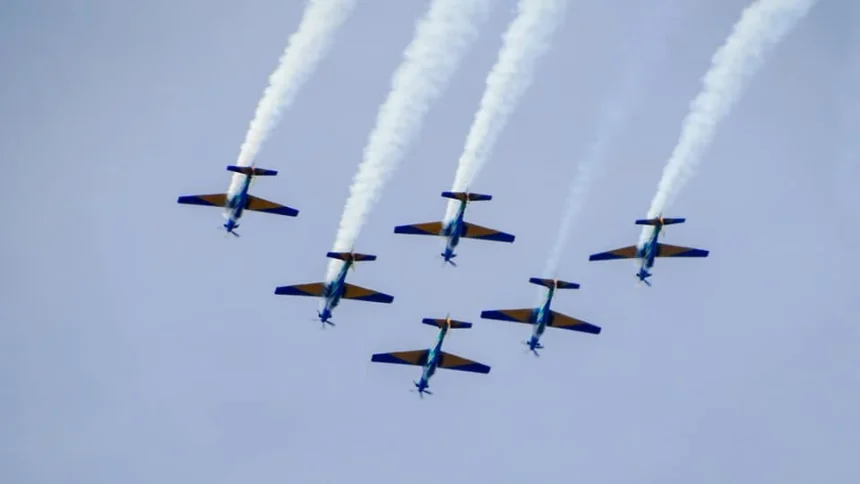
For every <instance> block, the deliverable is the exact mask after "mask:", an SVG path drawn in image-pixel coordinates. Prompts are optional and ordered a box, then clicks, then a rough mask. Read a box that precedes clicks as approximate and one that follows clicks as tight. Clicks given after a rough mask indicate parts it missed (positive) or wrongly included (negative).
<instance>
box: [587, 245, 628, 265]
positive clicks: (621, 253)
mask: <svg viewBox="0 0 860 484" xmlns="http://www.w3.org/2000/svg"><path fill="white" fill-rule="evenodd" d="M635 258H636V246H635V245H630V246H627V247H622V248H620V249H615V250H609V251H606V252H600V253H598V254H592V255H590V256H588V260H591V261H594V260H615V259H635Z"/></svg>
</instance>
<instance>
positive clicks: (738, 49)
mask: <svg viewBox="0 0 860 484" xmlns="http://www.w3.org/2000/svg"><path fill="white" fill-rule="evenodd" d="M815 2H816V0H757V1H756V2H755V3H753V4H752V5H750V6H749V7H747V8H746V9H745V10H744V11H743V13H742V14H741V18H740V20H739V21H738V22H737V23H736V24H735V26H734V28H733V31H732V33H731V35H729V37H728V39H726V42H725V43H724V44H723V45H722V46H721V47H720V48H719V49H718V50H717V52H716V53H715V54H714V56H713V58H712V59H711V68H710V70H709V71H708V72H707V73H706V74H705V77H704V78H703V79H702V84H703V87H702V90H701V91H700V92H699V94H698V95H697V96H696V98H695V99H693V102H692V103H690V111H689V113H688V114H687V117H686V118H685V119H684V122H683V124H682V127H681V136H680V139H679V140H678V144H677V145H676V146H675V149H674V150H673V151H672V155H671V157H670V158H669V161H668V163H666V167H665V168H664V170H663V177H662V179H661V180H660V183H659V185H658V187H657V193H656V195H655V196H654V200H653V201H652V202H651V208H650V209H649V210H648V215H647V216H648V217H649V218H651V217H656V216H658V215H659V214H660V213H662V212H663V210H664V209H665V208H666V207H667V206H668V205H669V203H670V202H671V201H672V199H673V198H674V197H675V196H676V195H677V193H678V191H679V190H680V189H681V187H682V186H683V185H684V183H686V181H687V180H688V179H689V178H690V176H691V175H692V171H693V169H694V168H695V166H696V164H697V163H698V162H699V159H700V158H701V156H702V154H703V153H704V151H705V149H706V148H707V146H708V145H709V144H710V142H711V140H712V139H713V137H714V132H715V130H716V127H717V123H719V122H720V121H721V120H722V119H723V118H724V117H725V116H726V115H727V114H728V113H729V112H730V111H731V109H732V107H733V106H734V104H735V102H736V101H737V100H738V99H739V98H740V96H741V94H742V93H743V90H744V88H745V87H746V83H747V81H748V80H749V78H750V77H751V76H752V75H753V74H754V73H755V72H756V70H757V69H758V68H759V67H760V66H761V64H762V62H763V60H762V58H763V56H764V54H765V53H767V52H768V51H769V49H771V48H772V47H773V46H774V45H775V44H777V43H778V42H779V41H780V40H782V38H783V37H785V35H786V34H788V33H789V32H790V31H791V29H792V28H793V27H794V26H795V24H796V23H797V22H798V21H800V20H801V19H802V18H803V17H804V16H805V15H806V14H807V13H808V12H809V10H810V9H811V8H812V7H813V5H814V4H815ZM652 230H653V227H648V226H646V227H644V228H643V230H642V235H641V237H640V240H639V243H640V245H641V244H643V243H645V241H646V240H647V239H648V237H649V235H650V234H651V232H652Z"/></svg>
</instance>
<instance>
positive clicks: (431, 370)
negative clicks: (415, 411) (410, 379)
mask: <svg viewBox="0 0 860 484" xmlns="http://www.w3.org/2000/svg"><path fill="white" fill-rule="evenodd" d="M446 334H448V327H447V326H443V327H442V329H441V330H440V331H439V336H438V337H437V338H436V344H435V345H433V348H431V349H430V353H428V354H427V363H426V364H425V365H424V371H423V372H422V373H421V379H420V380H418V383H417V387H418V391H419V392H423V391H424V390H426V389H427V387H429V386H430V378H431V377H432V376H433V375H434V374H435V373H436V368H438V366H439V356H440V355H441V354H442V342H443V341H445V335H446Z"/></svg>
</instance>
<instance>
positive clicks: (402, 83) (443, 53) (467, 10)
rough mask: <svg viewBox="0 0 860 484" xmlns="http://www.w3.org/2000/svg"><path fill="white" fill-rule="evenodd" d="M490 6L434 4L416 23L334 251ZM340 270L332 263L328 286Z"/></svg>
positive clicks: (358, 221)
mask: <svg viewBox="0 0 860 484" xmlns="http://www.w3.org/2000/svg"><path fill="white" fill-rule="evenodd" d="M489 6H490V0H435V1H434V2H433V4H432V5H431V6H430V9H429V11H428V12H427V13H426V14H425V15H424V17H423V18H422V19H421V20H420V21H419V22H418V24H417V26H416V29H415V35H414V37H413V39H412V42H411V43H410V44H409V46H408V47H407V48H406V50H405V51H404V53H403V57H404V60H403V62H402V63H401V64H400V67H398V68H397V71H395V73H394V75H393V76H392V80H391V91H389V93H388V98H387V99H386V100H385V103H383V104H382V106H380V108H379V112H378V113H377V117H376V126H375V127H374V128H373V131H372V132H371V133H370V138H369V139H368V142H367V145H366V146H365V147H364V159H363V160H362V162H361V164H360V165H359V167H358V172H357V173H356V174H355V178H354V179H353V183H352V186H351V187H350V190H349V191H350V193H349V198H348V199H347V201H346V206H345V207H344V211H343V215H342V216H341V219H340V227H339V228H338V232H337V236H336V238H335V243H334V250H335V251H347V250H350V249H351V248H352V247H353V244H354V243H355V240H356V238H357V237H358V234H359V232H360V231H361V228H362V226H363V225H364V223H365V220H366V219H367V216H368V215H369V214H370V211H371V210H372V209H373V207H374V205H375V204H376V202H377V200H378V199H379V197H380V195H381V192H382V188H383V187H384V186H385V184H386V183H387V182H388V179H389V178H390V177H391V175H392V174H393V173H394V170H395V169H396V168H397V164H398V163H399V162H400V159H401V158H402V157H403V154H404V152H405V150H406V148H407V146H408V145H409V143H410V142H411V141H412V139H413V138H414V136H415V134H416V133H417V132H418V131H419V130H420V128H421V125H422V123H423V121H424V116H425V114H426V113H427V110H428V108H429V106H430V104H431V103H432V102H433V101H434V100H436V98H438V97H439V96H440V95H441V94H442V92H443V91H444V89H445V88H446V87H447V85H448V82H449V81H450V80H451V76H452V75H453V74H454V72H455V71H456V70H457V67H458V66H459V65H460V61H461V60H462V59H463V57H464V56H465V54H466V52H467V51H468V48H469V47H470V46H471V44H472V42H473V41H474V40H475V39H476V38H477V36H478V31H477V27H476V26H477V25H478V23H479V22H480V21H481V20H483V18H484V17H485V15H486V13H487V12H488V9H489ZM341 264H342V262H341V261H339V260H332V261H331V262H330V264H329V270H328V274H327V276H326V280H331V279H333V278H334V277H335V276H336V275H337V271H338V269H339V268H340V265H341Z"/></svg>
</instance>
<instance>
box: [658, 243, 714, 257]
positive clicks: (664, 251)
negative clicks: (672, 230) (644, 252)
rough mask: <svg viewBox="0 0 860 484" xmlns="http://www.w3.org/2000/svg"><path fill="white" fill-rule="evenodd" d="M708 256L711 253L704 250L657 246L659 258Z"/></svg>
mask: <svg viewBox="0 0 860 484" xmlns="http://www.w3.org/2000/svg"><path fill="white" fill-rule="evenodd" d="M708 254H710V251H707V250H704V249H694V248H692V247H681V246H679V245H669V244H657V257H707V256H708Z"/></svg>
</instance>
